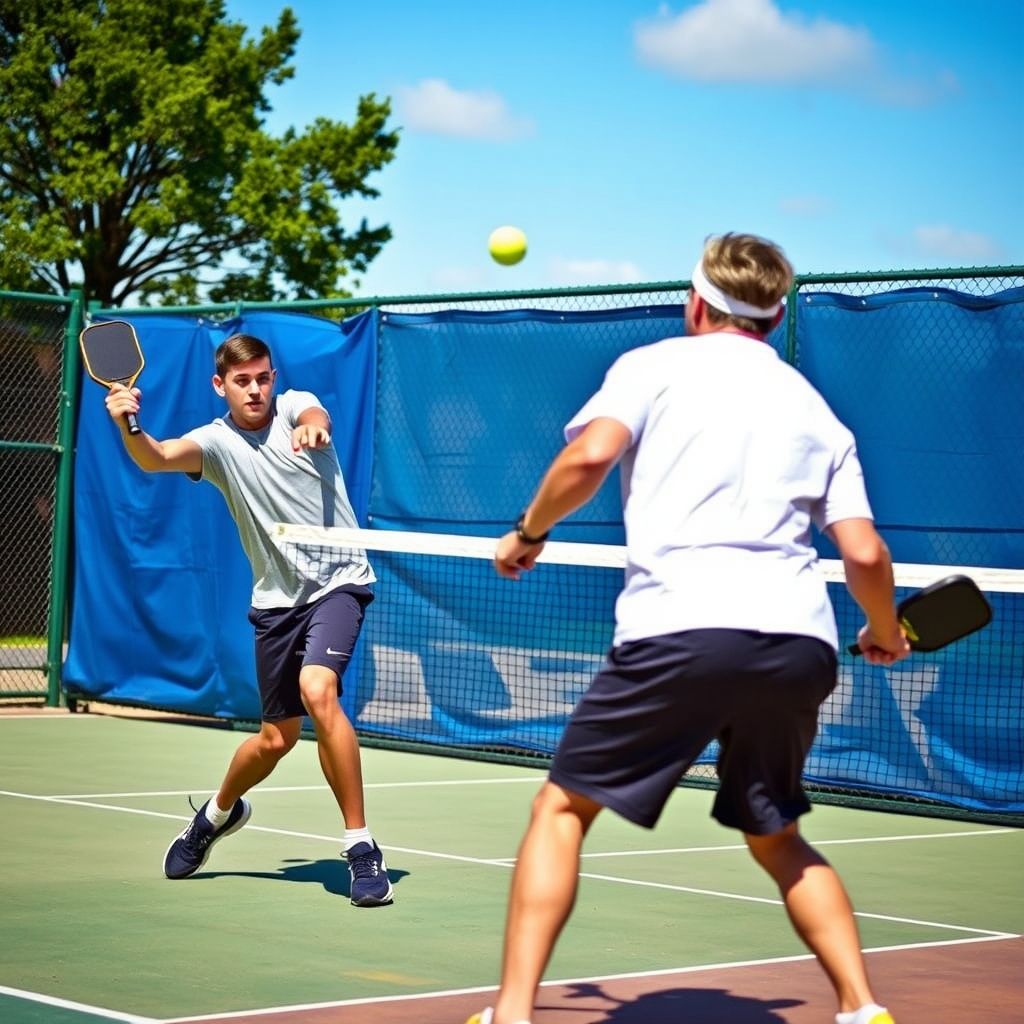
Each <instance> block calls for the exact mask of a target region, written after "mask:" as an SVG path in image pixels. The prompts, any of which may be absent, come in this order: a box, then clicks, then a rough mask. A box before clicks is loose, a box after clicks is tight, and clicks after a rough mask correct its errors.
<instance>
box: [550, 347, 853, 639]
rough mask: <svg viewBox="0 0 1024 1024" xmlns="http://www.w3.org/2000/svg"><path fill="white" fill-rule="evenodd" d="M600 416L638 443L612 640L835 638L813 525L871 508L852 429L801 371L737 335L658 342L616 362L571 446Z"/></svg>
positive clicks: (625, 483) (626, 484) (626, 460)
mask: <svg viewBox="0 0 1024 1024" xmlns="http://www.w3.org/2000/svg"><path fill="white" fill-rule="evenodd" d="M598 417H610V418H612V419H615V420H618V421H619V422H620V423H622V424H624V425H625V426H626V427H628V428H629V430H630V433H631V434H632V438H633V444H632V446H631V447H630V449H629V450H628V451H627V452H626V454H625V456H624V457H623V459H622V462H621V464H620V472H621V478H622V496H623V516H624V521H625V527H626V581H625V587H624V589H623V591H622V593H621V594H620V596H619V599H618V602H617V604H616V610H615V617H616V626H615V639H614V642H615V644H616V645H618V644H622V643H625V642H626V641H630V640H639V639H641V638H643V637H649V636H661V635H664V634H668V633H675V632H680V631H682V630H687V629H701V628H729V629H752V630H758V631H760V632H764V633H793V634H798V635H802V636H812V637H818V638H819V639H821V640H824V641H825V642H827V643H829V644H831V645H832V646H833V647H836V646H837V645H838V638H837V633H836V623H835V615H834V613H833V610H832V606H831V603H830V602H829V599H828V592H827V589H826V586H825V580H824V577H823V576H822V574H821V572H820V571H819V568H818V566H817V554H816V552H815V550H814V548H813V547H812V546H811V524H812V523H813V524H814V525H815V526H816V527H818V529H819V530H821V529H824V528H825V527H826V526H828V525H830V524H831V523H834V522H837V521H839V520H842V519H871V518H872V514H871V507H870V505H869V504H868V499H867V495H866V493H865V490H864V478H863V474H862V471H861V467H860V462H859V460H858V458H857V449H856V445H855V443H854V439H853V435H852V434H851V433H850V431H849V430H848V429H847V428H846V427H845V426H843V424H842V423H840V422H839V420H838V419H836V417H835V415H834V414H833V412H832V410H831V409H829V407H828V405H827V404H826V403H825V400H824V399H823V398H822V397H821V395H819V394H818V392H817V391H815V389H814V388H813V387H812V386H811V384H810V383H809V382H808V381H807V380H806V379H805V378H804V377H803V376H802V375H801V374H800V373H799V372H798V371H796V370H795V369H793V368H792V367H791V366H789V365H787V364H786V363H785V362H783V361H782V360H781V359H780V358H779V357H778V355H777V354H776V352H775V351H774V349H772V348H771V346H769V345H767V344H765V343H764V342H761V341H757V340H756V339H754V338H751V337H747V336H745V335H737V334H731V333H727V332H722V333H714V334H704V335H696V336H692V337H679V338H667V339H665V340H663V341H659V342H656V343H655V344H653V345H647V346H645V347H643V348H638V349H634V350H632V351H630V352H626V353H625V354H624V355H622V356H620V357H619V359H618V360H617V361H616V362H615V363H614V365H613V366H612V367H611V369H610V370H609V371H608V373H607V375H606V377H605V380H604V383H603V384H602V386H601V389H600V390H599V391H598V392H597V393H596V394H595V395H594V396H593V397H592V398H591V399H590V400H589V401H588V402H587V403H586V405H584V407H583V408H582V409H581V410H580V411H579V412H578V413H577V414H576V415H575V416H574V417H573V418H572V420H571V421H570V422H569V423H568V424H567V426H566V428H565V436H566V439H567V440H572V439H573V438H574V437H575V436H576V435H577V434H578V433H579V432H580V431H581V430H582V429H583V428H584V427H585V426H586V425H587V423H589V422H590V421H591V420H593V419H596V418H598Z"/></svg>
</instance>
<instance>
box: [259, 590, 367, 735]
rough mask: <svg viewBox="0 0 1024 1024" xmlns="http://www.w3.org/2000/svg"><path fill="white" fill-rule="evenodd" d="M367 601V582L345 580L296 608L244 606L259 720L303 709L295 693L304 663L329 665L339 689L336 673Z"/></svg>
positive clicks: (350, 646) (343, 665)
mask: <svg viewBox="0 0 1024 1024" xmlns="http://www.w3.org/2000/svg"><path fill="white" fill-rule="evenodd" d="M372 600H373V591H372V590H370V588H369V587H363V586H359V585H357V584H346V585H344V586H341V587H338V589H337V590H332V591H329V592H328V593H326V594H324V596H323V597H321V598H318V599H317V600H316V601H313V602H312V603H310V604H303V605H299V606H298V607H297V608H250V609H249V621H250V622H251V623H252V624H253V626H254V627H255V629H256V680H257V682H258V683H259V688H260V705H261V707H262V718H263V721H264V722H280V721H281V720H282V719H285V718H296V717H298V716H301V715H304V714H306V708H305V706H304V705H303V703H302V697H301V695H300V693H299V672H300V671H301V670H302V667H303V665H326V666H327V668H330V669H333V670H334V672H335V674H336V675H337V677H338V692H339V693H341V678H342V676H343V675H344V674H345V669H346V668H347V667H348V663H349V660H350V659H351V657H352V650H353V648H354V647H355V645H356V640H357V639H358V638H359V630H360V628H361V627H362V624H363V613H364V611H365V610H366V606H367V605H368V604H369V603H370V602H371V601H372Z"/></svg>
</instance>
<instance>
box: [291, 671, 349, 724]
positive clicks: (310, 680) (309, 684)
mask: <svg viewBox="0 0 1024 1024" xmlns="http://www.w3.org/2000/svg"><path fill="white" fill-rule="evenodd" d="M299 695H300V696H301V697H302V704H303V707H305V709H306V711H307V712H309V716H310V718H312V719H313V720H314V721H322V720H323V719H325V718H326V717H328V716H330V715H336V714H339V713H340V708H339V705H338V677H337V676H336V675H335V674H334V672H333V671H331V669H329V668H326V667H324V666H323V665H307V666H306V667H305V668H304V669H303V670H302V674H301V675H300V676H299Z"/></svg>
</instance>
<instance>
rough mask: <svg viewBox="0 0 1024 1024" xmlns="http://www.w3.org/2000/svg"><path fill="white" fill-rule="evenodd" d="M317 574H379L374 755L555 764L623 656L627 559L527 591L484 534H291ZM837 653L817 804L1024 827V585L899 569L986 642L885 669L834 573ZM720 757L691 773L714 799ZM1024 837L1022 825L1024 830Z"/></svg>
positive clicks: (590, 554) (363, 730) (587, 555)
mask: <svg viewBox="0 0 1024 1024" xmlns="http://www.w3.org/2000/svg"><path fill="white" fill-rule="evenodd" d="M276 540H277V543H278V544H280V545H288V546H290V547H291V548H292V551H291V552H290V553H291V554H292V556H293V557H299V558H301V559H305V560H307V561H308V562H310V563H314V562H316V561H319V560H323V559H334V558H336V556H337V549H339V548H341V549H345V548H349V549H361V550H365V551H366V552H367V553H368V555H369V558H370V561H371V563H372V565H373V567H374V571H375V572H376V574H377V577H378V580H379V582H378V584H377V585H376V587H375V594H376V597H375V600H374V603H373V604H372V606H371V607H370V610H369V611H368V613H367V616H366V620H365V623H364V627H363V633H362V636H361V639H360V645H359V648H358V649H357V657H356V658H355V659H354V661H353V664H352V666H351V668H350V670H349V672H348V674H347V675H346V677H345V695H344V700H345V702H346V710H347V711H348V713H349V714H350V715H351V716H352V717H353V720H354V722H355V725H356V728H357V729H358V730H359V732H360V734H361V735H362V736H363V737H364V738H366V739H369V740H371V741H381V742H382V743H385V744H392V745H396V746H402V745H416V746H420V745H424V746H426V747H429V748H436V749H439V750H447V751H452V752H457V753H459V754H463V755H465V754H469V755H470V756H484V757H490V758H494V759H503V758H507V759H509V760H523V759H526V760H531V759H533V760H537V761H538V762H543V761H544V760H546V759H547V758H548V757H549V756H550V754H551V753H552V752H553V750H554V748H555V746H556V744H557V743H558V739H559V737H560V735H561V732H562V729H563V727H564V725H565V722H566V719H567V717H568V715H569V713H570V711H571V710H572V707H573V705H574V704H575V702H576V700H577V699H578V698H579V697H580V695H581V694H582V693H583V692H584V690H585V689H586V687H587V685H588V684H589V682H590V680H591V678H592V676H593V674H594V672H595V671H596V670H597V669H598V668H599V667H600V665H601V663H602V661H603V658H604V655H605V652H606V650H607V648H608V645H609V644H610V642H611V635H612V628H613V611H614V602H615V598H616V596H617V595H618V592H619V590H620V588H621V585H622V578H623V568H624V566H625V549H624V548H622V547H616V546H611V545H599V544H577V543H559V542H550V543H548V544H547V545H546V546H545V548H544V550H543V552H542V554H541V558H540V560H539V561H540V564H539V565H538V567H537V568H536V569H535V570H534V571H533V572H530V573H525V574H523V576H522V577H521V578H520V580H518V581H516V582H511V581H508V580H505V579H501V578H500V577H498V576H497V574H496V573H495V571H494V569H493V565H492V559H493V555H494V548H495V540H494V539H493V538H485V537H465V536H452V535H447V534H422V533H407V532H402V531H389V530H343V529H334V528H326V529H324V528H316V527H304V526H296V525H291V524H279V525H278V527H277V528H276ZM822 567H823V571H824V573H825V576H826V578H827V580H828V581H829V592H830V596H831V599H832V603H833V606H834V608H835V612H836V619H837V622H838V626H839V635H840V639H841V649H840V655H839V657H840V670H839V685H838V686H837V688H836V690H835V692H834V693H833V694H832V696H831V698H830V699H829V701H828V702H827V703H826V704H825V706H824V707H823V709H822V715H821V719H820V729H819V735H818V738H817V740H816V742H815V745H814V748H813V750H812V752H811V755H810V757H809V758H808V761H807V766H806V772H805V782H806V784H807V786H808V788H809V789H810V790H811V791H812V792H815V793H817V794H818V795H819V796H827V795H832V796H833V797H834V798H836V799H841V800H843V801H844V802H852V803H860V804H864V805H871V804H873V803H880V804H882V805H885V804H887V803H888V802H890V801H899V802H901V803H902V802H907V801H911V802H914V803H915V804H918V805H922V806H920V807H915V808H914V809H915V810H921V809H922V807H923V808H924V809H927V806H926V805H933V806H934V808H935V813H940V814H948V815H949V816H959V817H965V818H971V819H974V820H988V819H990V818H991V819H994V820H1000V821H1003V820H1007V819H1008V818H1013V819H1019V820H1020V821H1021V822H1024V643H1022V637H1024V630H1022V626H1024V570H1014V569H984V568H977V567H970V566H968V567H962V566H960V567H951V566H938V565H897V566H896V567H895V568H896V578H897V587H898V589H897V598H898V599H900V598H903V597H905V596H907V595H908V594H910V593H911V592H912V591H914V590H916V589H918V588H920V587H922V586H925V585H927V584H929V583H933V582H934V581H935V580H937V579H940V578H942V577H944V576H947V575H951V574H953V573H963V574H965V575H968V576H970V577H971V578H972V579H974V580H975V582H976V583H977V584H978V585H979V587H981V589H982V590H983V591H984V592H985V596H986V597H987V599H988V600H989V602H990V604H991V605H992V609H993V621H992V623H991V624H990V625H989V626H988V627H987V628H986V629H984V630H982V631H981V632H979V633H975V634H973V635H971V636H969V637H965V638H964V639H962V640H960V641H958V642H957V643H955V644H953V645H951V646H949V647H947V648H945V649H944V650H942V651H937V652H933V653H929V654H924V653H916V654H912V655H911V656H910V657H909V658H908V659H906V660H905V661H902V662H900V663H898V664H897V665H895V666H893V667H892V668H889V669H882V668H878V667H874V666H871V665H868V664H867V663H866V662H865V661H864V660H863V659H862V658H858V657H854V656H851V655H850V654H848V653H847V652H846V649H845V646H846V643H847V642H850V641H853V640H854V639H855V638H856V634H857V630H858V628H859V627H860V625H861V623H862V622H863V616H862V615H861V613H860V610H859V609H858V608H857V606H856V605H855V604H854V602H853V600H852V599H851V598H850V597H849V595H848V594H847V592H846V588H845V587H844V586H843V585H842V581H843V572H842V563H841V562H834V561H827V560H826V561H823V562H822ZM716 756H717V744H715V743H712V744H711V745H710V746H709V747H708V749H707V750H706V751H705V752H704V754H703V755H702V757H701V758H700V760H699V762H698V763H697V765H695V767H694V769H693V771H692V772H691V774H690V776H689V781H691V782H694V783H697V784H707V785H710V784H713V777H714V769H713V766H714V763H715V759H716ZM1015 823H1016V821H1015Z"/></svg>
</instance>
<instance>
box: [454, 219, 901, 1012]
mask: <svg viewBox="0 0 1024 1024" xmlns="http://www.w3.org/2000/svg"><path fill="white" fill-rule="evenodd" d="M792 280H793V271H792V268H791V266H790V264H789V262H788V260H787V259H786V257H785V256H784V255H783V253H782V251H781V250H780V249H779V248H778V247H777V246H775V245H774V244H772V243H770V242H768V241H766V240H764V239H761V238H757V237H755V236H751V235H723V236H720V237H715V238H711V239H710V240H709V241H708V243H707V245H706V246H705V250H704V254H703V257H702V259H701V261H700V262H698V264H697V267H696V268H695V269H694V272H693V277H692V288H691V291H690V295H689V301H688V302H687V305H686V328H687V336H685V337H679V338H669V339H666V340H664V341H660V342H657V343H656V344H653V345H649V346H646V347H644V348H640V349H637V350H634V351H631V352H627V353H625V354H624V355H622V356H621V357H620V358H619V359H618V360H617V361H616V363H615V364H614V365H613V366H612V367H611V369H610V370H609V371H608V374H607V376H606V378H605V381H604V384H603V385H602V387H601V389H600V390H599V391H598V392H597V393H596V394H595V395H594V396H593V397H592V398H591V399H590V400H589V401H588V402H587V403H586V405H585V406H584V407H583V409H581V410H580V412H579V413H577V415H576V416H574V417H573V419H572V420H571V421H570V422H569V424H568V425H567V427H566V430H565V433H566V440H567V442H568V444H567V445H566V447H565V448H564V449H563V451H562V452H561V453H560V454H559V455H558V457H557V458H556V459H555V460H554V462H553V463H552V465H551V467H550V468H549V469H548V471H547V473H546V475H545V476H544V479H543V480H542V482H541V485H540V487H539V489H538V491H537V494H536V495H535V497H534V498H533V500H532V501H531V503H530V504H529V506H528V507H527V509H526V510H525V512H524V513H523V514H522V516H520V518H519V521H518V522H517V524H516V528H515V530H513V531H512V532H510V533H508V534H507V535H506V536H504V537H503V538H502V539H501V540H500V541H499V543H498V548H497V553H496V556H495V567H496V569H497V571H498V572H499V574H501V575H502V576H506V577H509V578H511V579H515V578H517V577H518V576H519V574H520V573H521V572H522V571H524V570H529V569H532V568H533V567H534V563H535V561H536V558H537V555H538V554H539V553H540V551H541V549H542V547H543V543H544V541H545V540H546V538H547V535H548V532H549V531H550V530H551V528H552V527H553V526H554V525H555V524H556V523H557V522H559V521H560V520H561V519H563V518H564V517H565V516H567V515H569V514H570V513H571V512H573V511H575V510H576V509H577V508H579V507H580V506H581V505H583V504H585V503H586V502H587V501H589V500H590V498H592V497H593V496H594V494H596V492H597V491H598V489H599V488H600V486H601V484H602V483H603V482H604V480H605V478H606V477H607V475H608V473H609V472H610V471H611V470H612V468H613V467H614V466H615V465H617V464H618V465H619V466H620V470H621V479H622V497H623V518H624V522H625V527H626V555H627V559H626V579H625V585H624V587H623V590H622V593H621V594H620V596H619V599H618V602H617V604H616V610H615V620H616V622H615V637H614V641H613V647H612V650H611V651H610V652H609V655H608V658H607V660H606V661H605V664H604V666H603V667H602V669H601V670H600V671H599V672H598V674H597V675H596V676H595V678H594V680H593V682H592V683H591V686H590V688H589V689H588V691H587V693H586V694H585V695H584V696H583V697H582V698H581V700H580V702H579V704H578V705H577V707H576V709H575V711H574V712H573V715H572V718H571V719H570V722H569V724H568V726H567V728H566V731H565V733H564V735H563V738H562V741H561V743H560V744H559V747H558V750H557V751H556V753H555V756H554V759H553V762H552V766H551V772H550V775H549V778H548V781H547V782H546V783H545V784H544V786H543V787H542V789H541V791H540V793H539V794H538V795H537V797H536V799H535V801H534V806H533V815H532V818H531V822H530V825H529V828H528V829H527V832H526V835H525V837H524V839H523V842H522V845H521V847H520V850H519V855H518V858H517V860H516V868H515V873H514V876H513V881H512V890H511V895H510V898H509V909H508V920H507V923H506V930H505V951H504V958H503V966H502V979H501V990H500V992H499V994H498V998H497V1001H496V1003H495V1006H494V1008H493V1009H490V1008H488V1009H487V1010H484V1011H483V1012H482V1013H480V1014H477V1015H474V1017H473V1018H471V1019H470V1024H528V1021H529V1017H530V1013H531V1010H532V1007H533V1001H534V998H535V995H536V990H537V986H538V984H539V983H540V979H541V976H542V974H543V971H544V968H545V967H546V965H547V962H548V960H549V958H550V955H551V952H552V950H553V948H554V944H555V941H556V940H557V938H558V935H559V933H560V931H561V929H562V927H563V925H564V924H565V922H566V920H567V919H568V916H569V914H570V912H571V909H572V905H573V901H574V899H575V895H576V885H577V877H578V872H579V854H580V848H581V846H582V842H583V838H584V836H585V835H586V833H587V831H588V829H589V827H590V825H591V823H592V822H593V820H594V818H595V817H596V816H597V814H598V813H599V812H600V811H601V809H602V808H604V807H610V808H612V809H613V810H614V811H616V812H617V813H619V814H621V815H622V816H623V817H625V818H627V819H628V820H630V821H634V822H636V823H637V824H640V825H643V826H646V827H653V825H654V824H655V822H656V821H657V819H658V816H659V815H660V813H661V811H662V809H663V807H664V805H665V803H666V801H667V800H668V798H669V796H670V795H671V793H672V791H673V790H674V789H675V787H676V786H677V785H678V783H679V781H680V779H681V778H682V776H683V774H684V773H685V771H686V770H687V768H689V766H690V765H691V764H692V763H693V761H694V760H695V759H696V758H697V756H698V755H699V754H700V753H701V751H703V750H704V749H705V747H706V746H707V744H708V743H709V742H710V741H711V740H715V739H717V740H718V741H719V744H720V746H721V754H720V757H719V762H718V775H719V789H718V793H717V795H716V798H715V802H714V808H713V811H712V813H713V815H714V817H715V818H717V819H718V820H719V821H720V822H721V823H722V824H724V825H726V826H728V827H732V828H736V829H739V830H740V831H741V832H742V833H743V834H744V838H745V840H746V842H747V845H748V847H749V849H750V851H751V853H752V854H753V856H754V859H755V860H756V861H757V863H758V864H760V865H761V866H762V867H763V868H764V869H765V870H766V871H767V872H768V873H769V874H770V875H771V876H772V878H773V879H774V880H775V882H776V884H777V885H778V887H779V890H780V892H781V893H782V897H783V899H784V901H785V904H786V909H787V911H788V913H789V916H790V919H791V921H792V922H793V925H794V927H795V928H796V931H797V933H798V934H799V936H800V937H801V939H802V940H803V941H804V942H805V943H806V944H807V946H808V947H809V948H810V949H811V951H812V952H813V953H814V954H815V956H817V958H818V960H819V962H820V963H821V965H822V967H823V968H824V970H825V972H826V973H827V975H828V977H829V979H830V981H831V982H832V984H833V986H834V988H835V991H836V997H837V1001H838V1008H839V1012H838V1014H837V1016H836V1020H837V1022H838V1024H892V1017H891V1016H890V1014H889V1013H888V1012H887V1011H886V1009H885V1008H884V1007H882V1006H879V1005H878V1004H877V1003H876V1002H875V997H874V994H873V993H872V991H871V988H870V986H869V983H868V978H867V973H866V970H865V966H864V959H863V957H862V955H861V952H860V940H859V935H858V932H857V926H856V924H855V921H854V917H853V910H852V907H851V904H850V901H849V898H848V897H847V894H846V891H845V889H844V888H843V885H842V882H841V881H840V880H839V877H838V875H837V874H836V873H835V871H834V870H833V869H832V867H831V866H830V865H829V864H828V863H827V862H826V861H825V859H824V858H823V857H822V856H821V855H820V854H819V853H817V851H815V850H814V849H813V848H812V847H811V846H810V845H808V844H807V843H806V842H805V841H804V839H803V838H802V837H801V835H800V832H799V828H798V819H799V817H800V816H801V815H802V814H805V813H806V812H807V811H809V810H810V805H809V803H808V801H807V798H806V796H805V794H804V792H803V788H802V786H801V781H800V780H801V773H802V770H803V765H804V760H805V758H806V756H807V752H808V751H809V749H810V747H811V743H812V742H813V739H814V736H815V732H816V729H817V716H818V709H819V707H820V706H821V704H822V702H823V701H824V700H825V699H826V698H827V697H828V695H829V694H830V693H831V691H832V689H833V688H834V686H835V684H836V647H837V635H836V624H835V617H834V614H833V611H832V607H831V604H830V602H829V599H828V593H827V590H826V586H825V580H824V578H823V576H822V574H821V572H820V571H819V568H818V565H817V556H816V553H815V550H814V548H813V547H812V546H811V528H812V525H813V526H814V527H816V528H817V529H819V530H821V531H824V532H826V533H827V534H828V535H829V536H830V537H831V539H832V540H833V542H834V543H835V544H836V546H837V547H838V549H839V551H840V554H841V555H842V558H843V562H844V565H845V569H846V580H847V586H848V588H849V590H850V592H851V594H852V595H853V597H854V599H855V600H856V601H857V602H858V604H859V605H860V606H861V608H862V609H863V611H864V613H865V616H866V619H867V622H866V624H865V625H864V627H863V628H862V629H861V631H860V634H859V643H860V646H861V650H862V651H863V652H864V656H865V658H866V659H867V660H868V661H870V662H872V663H874V664H891V663H892V662H894V661H896V660H898V659H900V658H902V657H905V656H906V655H907V654H908V653H909V646H908V644H907V641H906V638H905V637H904V636H903V633H902V630H901V629H900V625H899V622H898V621H897V617H896V610H895V605H894V599H893V577H892V565H891V561H890V558H889V552H888V549H887V548H886V546H885V544H884V542H883V541H882V539H881V537H879V535H878V533H877V532H876V530H875V528H874V523H873V520H872V516H871V508H870V506H869V504H868V500H867V496H866V494H865V490H864V481H863V477H862V474H861V467H860V463H859V461H858V459H857V451H856V446H855V444H854V439H853V436H852V434H851V433H850V431H849V430H847V429H846V427H844V426H843V424H842V423H840V422H839V421H838V420H837V419H836V417H835V416H834V415H833V413H832V411H831V410H830V409H829V407H828V405H827V404H826V403H825V401H824V399H823V398H822V397H821V396H820V395H819V394H818V393H817V392H816V391H815V390H814V388H813V387H812V386H811V385H810V383H809V382H808V381H807V380H806V379H805V378H804V377H802V376H801V375H800V374H799V373H798V372H797V371H796V370H794V369H793V368H792V367H790V366H788V365H787V364H785V363H784V362H783V361H782V360H781V359H779V357H778V355H777V354H776V353H775V351H774V350H773V349H772V348H771V347H770V346H769V345H767V344H766V343H765V336H766V335H767V334H768V333H769V331H770V330H771V329H772V328H773V327H774V326H775V325H776V324H778V323H779V322H780V320H781V318H782V316H783V306H782V300H783V298H784V297H785V295H786V293H787V292H788V290H789V288H790V286H791V284H792ZM542 571H543V570H542Z"/></svg>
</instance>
